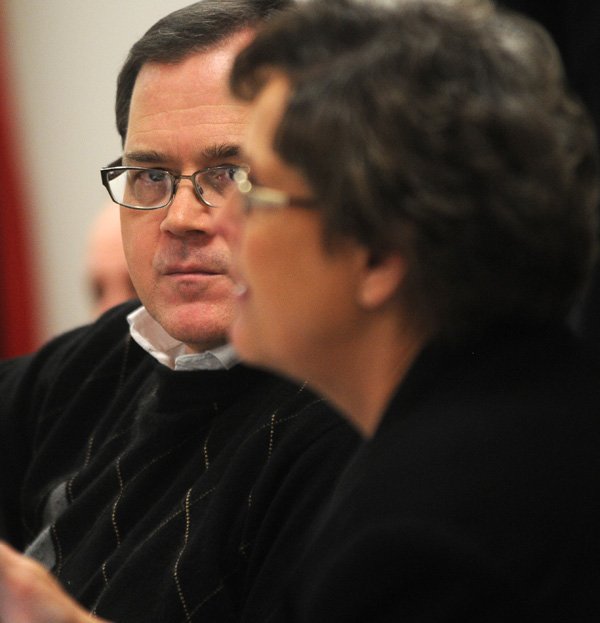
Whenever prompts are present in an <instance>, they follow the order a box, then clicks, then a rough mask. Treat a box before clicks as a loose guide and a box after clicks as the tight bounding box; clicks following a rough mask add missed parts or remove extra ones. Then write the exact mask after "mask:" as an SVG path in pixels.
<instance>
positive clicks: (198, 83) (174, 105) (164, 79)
mask: <svg viewBox="0 0 600 623" xmlns="http://www.w3.org/2000/svg"><path fill="white" fill-rule="evenodd" d="M250 38H251V33H250V32H243V33H240V34H238V35H235V36H234V37H232V38H231V39H229V40H228V41H227V42H226V44H225V45H223V46H221V47H219V48H215V49H214V50H212V51H209V52H203V53H198V54H194V55H193V56H190V57H189V58H187V59H185V60H183V61H182V62H180V63H177V64H162V63H148V64H146V65H144V66H143V67H142V69H141V71H140V73H139V75H138V78H137V80H136V83H135V88H134V90H133V95H132V100H131V109H130V114H129V127H128V131H127V137H126V141H125V148H124V153H123V164H124V165H131V166H147V167H154V168H164V169H168V170H169V171H172V172H173V173H176V174H184V175H189V174H191V173H194V172H195V171H198V170H199V169H203V168H205V167H210V166H217V165H222V164H241V162H240V158H239V156H238V146H239V144H240V142H241V138H242V136H243V134H244V132H245V126H246V117H247V109H246V107H245V106H243V105H240V104H239V103H238V102H237V101H235V100H234V99H233V98H232V97H231V96H230V94H229V91H228V86H227V78H228V72H229V69H230V67H231V63H232V61H233V58H234V57H235V54H236V53H237V52H238V51H239V50H240V49H241V48H242V47H243V46H244V45H245V44H246V43H247V42H248V41H249V40H250ZM216 211H218V208H209V207H207V206H205V205H204V204H203V203H201V202H200V201H198V199H197V197H196V195H195V193H194V189H193V186H192V184H191V182H190V181H189V180H182V181H181V182H180V185H179V189H178V191H177V194H176V195H175V198H174V199H173V202H172V203H171V204H170V205H169V206H168V207H167V208H161V209H158V210H151V211H139V210H131V209H128V208H121V228H122V234H123V245H124V248H125V255H126V257H127V262H128V265H129V270H130V273H131V278H132V281H133V284H134V287H135V289H136V291H137V293H138V295H139V297H140V299H141V301H142V303H143V304H144V305H145V307H146V308H147V310H148V311H149V313H150V314H151V315H152V316H153V317H154V319H155V320H157V321H158V322H159V323H160V324H161V325H162V326H163V328H164V329H165V330H166V331H167V333H169V334H170V335H171V336H172V337H174V338H176V339H178V340H181V341H182V342H183V343H184V344H186V345H187V346H188V348H189V349H190V350H191V351H192V352H199V351H202V350H205V349H206V348H211V347H214V346H217V345H219V344H222V343H224V341H225V339H226V332H227V328H228V327H229V324H230V322H231V320H232V296H233V294H232V286H233V284H232V282H231V280H230V278H229V276H228V269H229V263H230V253H229V248H228V246H227V244H226V243H225V241H224V239H223V238H221V237H220V236H218V235H216V233H215V229H214V218H215V212H216Z"/></svg>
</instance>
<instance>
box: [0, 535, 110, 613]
mask: <svg viewBox="0 0 600 623" xmlns="http://www.w3.org/2000/svg"><path fill="white" fill-rule="evenodd" d="M0 623H102V620H101V619H98V618H97V617H95V616H94V615H92V614H91V613H89V612H87V611H86V610H84V609H83V608H82V607H81V606H79V604H77V602H76V601H75V600H74V599H72V598H71V597H70V596H69V595H67V593H66V592H65V591H64V590H63V588H62V587H61V586H60V584H59V583H58V582H57V581H56V580H55V579H54V577H52V575H51V574H50V573H48V571H47V570H46V569H45V568H44V567H42V566H41V565H40V564H38V563H37V562H36V561H34V560H32V559H30V558H27V557H26V556H23V555H21V554H19V553H18V552H16V551H15V550H14V549H12V548H11V547H9V546H8V545H6V544H5V543H1V542H0ZM104 623H106V622H104Z"/></svg>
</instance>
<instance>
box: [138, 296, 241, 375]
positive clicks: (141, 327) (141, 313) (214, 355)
mask: <svg viewBox="0 0 600 623" xmlns="http://www.w3.org/2000/svg"><path fill="white" fill-rule="evenodd" d="M127 322H128V323H129V332H130V334H131V337H132V339H133V340H135V342H137V343H138V344H139V345H140V346H141V347H142V348H143V349H144V350H145V351H146V352H147V353H148V354H150V355H152V357H154V358H155V359H156V360H157V361H158V362H159V363H161V364H162V365H164V366H167V367H168V368H171V369H174V370H229V369H230V368H232V367H233V366H234V365H235V364H237V363H238V361H239V359H238V356H237V354H236V352H235V350H234V349H233V347H232V346H231V345H230V344H225V345H223V346H219V347H217V348H213V349H212V350H207V351H204V352H202V353H188V352H186V349H185V344H183V342H180V341H179V340H176V339H175V338H173V337H171V336H170V335H169V334H168V333H167V332H166V331H165V330H164V329H163V328H162V326H161V325H160V324H159V323H158V322H156V320H154V318H152V316H151V315H150V314H149V313H148V310H147V309H146V308H145V307H144V306H143V305H142V306H140V307H138V308H137V309H136V310H134V311H132V312H131V313H130V314H129V315H128V316H127Z"/></svg>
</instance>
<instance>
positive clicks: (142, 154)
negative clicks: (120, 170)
mask: <svg viewBox="0 0 600 623" xmlns="http://www.w3.org/2000/svg"><path fill="white" fill-rule="evenodd" d="M123 161H126V162H128V163H131V162H149V163H150V164H162V163H163V162H166V161H167V156H166V155H165V154H161V153H160V152H158V151H128V152H126V153H124V154H123Z"/></svg>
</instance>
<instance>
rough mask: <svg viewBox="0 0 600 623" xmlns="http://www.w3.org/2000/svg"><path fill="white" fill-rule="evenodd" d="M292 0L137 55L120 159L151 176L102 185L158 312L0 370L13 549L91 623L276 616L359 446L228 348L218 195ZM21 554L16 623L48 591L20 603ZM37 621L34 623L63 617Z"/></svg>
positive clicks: (178, 20) (208, 12) (128, 69)
mask: <svg viewBox="0 0 600 623" xmlns="http://www.w3.org/2000/svg"><path fill="white" fill-rule="evenodd" d="M286 4H288V3H287V2H284V1H283V0H281V1H277V2H275V1H270V2H267V1H263V2H256V1H254V2H251V1H249V0H226V1H223V0H205V1H204V2H198V3H195V4H193V5H191V6H189V7H187V8H184V9H181V10H180V11H176V12H174V13H173V14H171V15H169V16H167V17H166V18H164V19H163V20H161V21H159V22H158V23H157V24H156V25H155V26H154V27H153V28H151V29H150V31H149V32H148V33H146V35H144V36H143V37H142V38H141V40H140V41H138V42H137V43H136V44H135V45H134V46H133V48H132V50H131V53H130V55H129V57H128V59H127V61H126V63H125V65H124V67H123V69H122V71H121V74H120V77H119V81H118V92H117V124H118V128H119V131H120V133H121V136H122V138H123V142H124V152H123V158H122V163H123V166H125V167H136V168H134V169H130V170H128V172H127V173H126V174H123V171H124V169H122V168H114V167H113V168H112V169H108V170H105V171H104V172H103V179H104V182H105V184H106V185H107V187H108V189H109V191H110V192H111V195H112V197H113V199H115V200H116V201H117V202H120V203H125V204H128V205H129V206H131V207H122V208H121V221H122V234H123V242H124V248H125V254H126V257H127V261H128V265H129V269H130V273H131V277H132V281H133V284H134V287H135V289H136V291H137V293H138V295H139V297H140V299H141V301H142V303H143V306H142V307H139V308H138V305H137V304H126V305H124V306H122V307H118V308H116V309H113V310H111V311H109V312H107V313H106V314H105V315H104V316H103V317H102V318H100V320H99V321H98V322H96V323H95V324H93V325H91V326H89V327H85V328H82V329H77V330H74V331H72V332H70V333H68V334H66V335H63V336H61V337H59V338H57V339H56V340H54V341H52V342H51V343H50V344H48V345H47V346H46V347H44V348H43V349H42V350H41V351H40V352H39V353H37V354H35V355H33V356H31V357H27V358H22V359H17V360H13V361H7V362H4V363H3V364H0V391H1V393H2V404H1V406H0V426H1V430H0V446H1V447H0V462H1V465H0V479H2V481H1V487H2V488H1V492H2V505H1V507H0V508H1V513H2V519H3V521H4V523H5V526H6V528H5V532H6V535H5V536H6V539H7V540H8V541H9V542H10V543H12V544H13V545H14V546H15V547H16V548H18V549H26V551H27V553H28V554H29V556H30V557H32V558H34V559H37V560H39V561H41V562H42V563H43V564H44V566H46V567H47V568H49V569H51V570H52V572H53V574H54V575H55V576H56V577H57V578H58V580H59V581H60V582H61V583H62V584H63V586H64V587H65V588H66V590H67V591H68V592H69V593H70V594H71V595H72V596H73V597H74V598H75V599H77V600H78V601H79V602H80V603H81V604H83V605H84V606H85V607H86V608H87V609H88V610H90V611H91V613H92V614H93V615H98V616H100V617H104V618H107V619H110V620H114V621H120V622H121V621H122V622H123V623H131V622H134V621H144V622H148V621H161V622H164V621H231V620H249V621H262V620H266V619H267V617H268V615H269V612H270V610H271V605H272V599H273V596H274V595H275V594H276V593H277V587H278V583H279V582H280V579H281V578H282V577H283V576H284V575H285V571H286V569H287V567H288V566H289V564H290V563H291V561H293V560H294V559H295V558H296V557H297V555H298V554H299V552H300V550H301V548H302V535H303V533H304V532H305V531H306V529H307V527H308V525H309V524H310V522H311V519H312V517H313V516H314V514H315V513H316V509H317V507H318V505H319V503H320V502H321V501H322V500H324V499H325V498H326V496H327V493H328V491H329V488H330V485H331V484H332V483H333V482H334V480H335V479H336V476H337V474H338V472H339V471H340V469H341V467H342V466H343V465H344V463H345V462H346V459H347V457H348V455H349V454H350V453H351V452H352V450H353V448H354V446H355V443H356V438H355V435H354V433H353V432H351V431H350V430H349V429H348V428H346V426H345V425H344V424H342V423H341V421H340V420H339V418H337V416H336V415H335V414H332V413H331V412H330V411H329V410H328V408H326V407H325V405H324V404H323V403H322V401H320V400H319V399H317V398H315V397H314V396H312V395H311V394H310V393H308V392H307V391H306V390H305V389H304V388H303V387H296V386H293V385H291V384H289V383H288V382H286V381H283V380H279V379H277V378H274V377H271V376H270V375H267V374H265V373H263V372H260V371H256V370H251V369H248V368H246V367H244V366H242V365H237V363H236V358H235V354H234V353H233V352H231V350H230V349H229V347H228V346H227V345H226V343H225V335H226V330H227V327H228V326H229V324H230V322H231V319H232V299H233V285H232V282H231V280H230V278H229V276H228V274H227V271H228V266H229V249H228V247H227V246H226V244H225V242H224V240H223V239H222V238H220V237H218V236H216V235H215V231H214V225H213V218H214V214H215V211H217V210H218V203H219V197H218V196H217V195H215V194H214V185H215V184H217V182H218V183H223V184H226V185H227V184H229V183H230V182H231V177H230V175H231V172H232V171H234V170H235V169H236V168H237V167H239V166H241V165H242V164H243V163H242V161H241V160H240V157H239V155H238V153H237V152H238V144H239V141H240V139H241V136H242V134H243V130H244V126H245V123H246V107H245V106H244V105H240V104H239V103H237V102H235V101H234V100H233V99H232V98H231V96H230V95H229V92H228V88H227V76H228V71H229V68H230V65H231V63H232V61H233V58H234V56H235V54H236V52H237V51H239V50H240V49H241V48H242V47H243V46H244V45H245V44H247V42H248V41H249V40H250V39H251V38H252V36H253V33H254V31H255V29H256V28H257V26H258V24H259V23H260V22H261V21H262V20H264V19H266V18H267V17H268V16H269V15H270V14H271V13H273V12H276V11H277V10H278V9H280V8H282V7H283V6H285V5H286ZM198 172H200V173H198ZM120 174H122V175H120ZM221 174H223V175H221ZM180 176H182V177H180ZM186 176H187V177H186ZM184 178H185V179H184ZM119 179H130V180H140V183H141V186H140V187H139V188H137V187H136V188H137V190H139V191H140V193H141V194H138V195H136V196H132V195H128V194H126V193H125V194H119V188H118V185H119ZM161 184H162V186H161ZM156 185H158V186H159V187H160V188H161V189H162V191H161V192H163V195H161V196H160V197H158V195H156V194H153V193H155V192H156ZM157 197H158V199H159V201H158V202H157V200H156V198H157ZM159 206H162V207H159ZM132 207H133V209H132ZM136 208H137V209H136ZM148 208H156V209H148ZM115 209H117V208H116V206H115ZM136 308H137V309H136ZM126 318H127V320H126ZM128 323H129V324H130V327H129V326H128ZM0 525H2V523H0ZM7 551H9V550H7V549H6V548H3V550H2V552H3V553H2V556H0V559H1V562H0V569H1V571H0V583H1V582H2V581H3V580H2V578H3V579H4V584H3V585H2V588H1V589H0V619H2V616H5V617H8V616H10V617H11V621H12V620H13V618H12V617H13V616H14V613H15V611H16V612H17V613H20V614H19V616H21V615H22V616H23V617H26V616H30V614H29V613H30V611H31V609H32V608H33V606H32V603H33V602H34V600H33V598H32V595H34V594H37V593H35V590H34V589H33V588H30V589H29V593H28V594H27V590H26V597H25V598H24V599H23V600H22V601H21V604H23V603H24V604H25V605H24V606H23V607H24V608H25V609H27V608H29V609H30V610H27V612H25V610H21V609H20V606H19V595H21V593H19V591H18V589H16V593H17V594H16V602H15V601H14V600H13V597H14V596H15V594H14V591H13V590H12V589H13V588H14V583H13V582H12V580H14V574H12V573H11V568H13V565H16V568H17V570H18V568H19V565H20V564H25V567H26V568H27V569H29V568H31V566H32V565H31V563H30V562H29V561H26V562H25V563H23V562H22V561H21V563H19V562H17V561H18V560H19V559H18V558H16V560H15V558H14V554H12V553H7ZM11 556H13V557H12V558H11ZM7 561H8V562H7ZM33 568H34V569H36V571H35V572H34V575H35V576H36V577H38V576H39V574H38V571H39V569H38V568H37V567H36V566H35V565H33ZM17 584H18V583H17ZM46 588H47V587H46ZM51 588H52V591H53V590H54V588H55V586H54V585H52V587H51ZM44 590H46V589H44ZM52 591H51V592H52ZM62 597H64V596H62ZM62 597H61V598H62ZM42 601H43V602H45V603H46V604H48V603H50V602H51V600H50V599H49V598H44V599H42ZM42 606H43V604H42ZM2 608H4V612H2ZM7 612H9V613H10V614H6V613H7ZM36 616H39V617H40V618H38V619H36V618H35V617H36ZM31 617H33V618H31V619H28V618H23V619H22V620H40V619H41V620H44V621H47V620H48V619H49V618H50V616H49V615H48V614H47V613H46V614H43V615H42V614H39V613H38V614H36V613H35V612H34V613H33V614H31ZM18 620H21V619H18Z"/></svg>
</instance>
